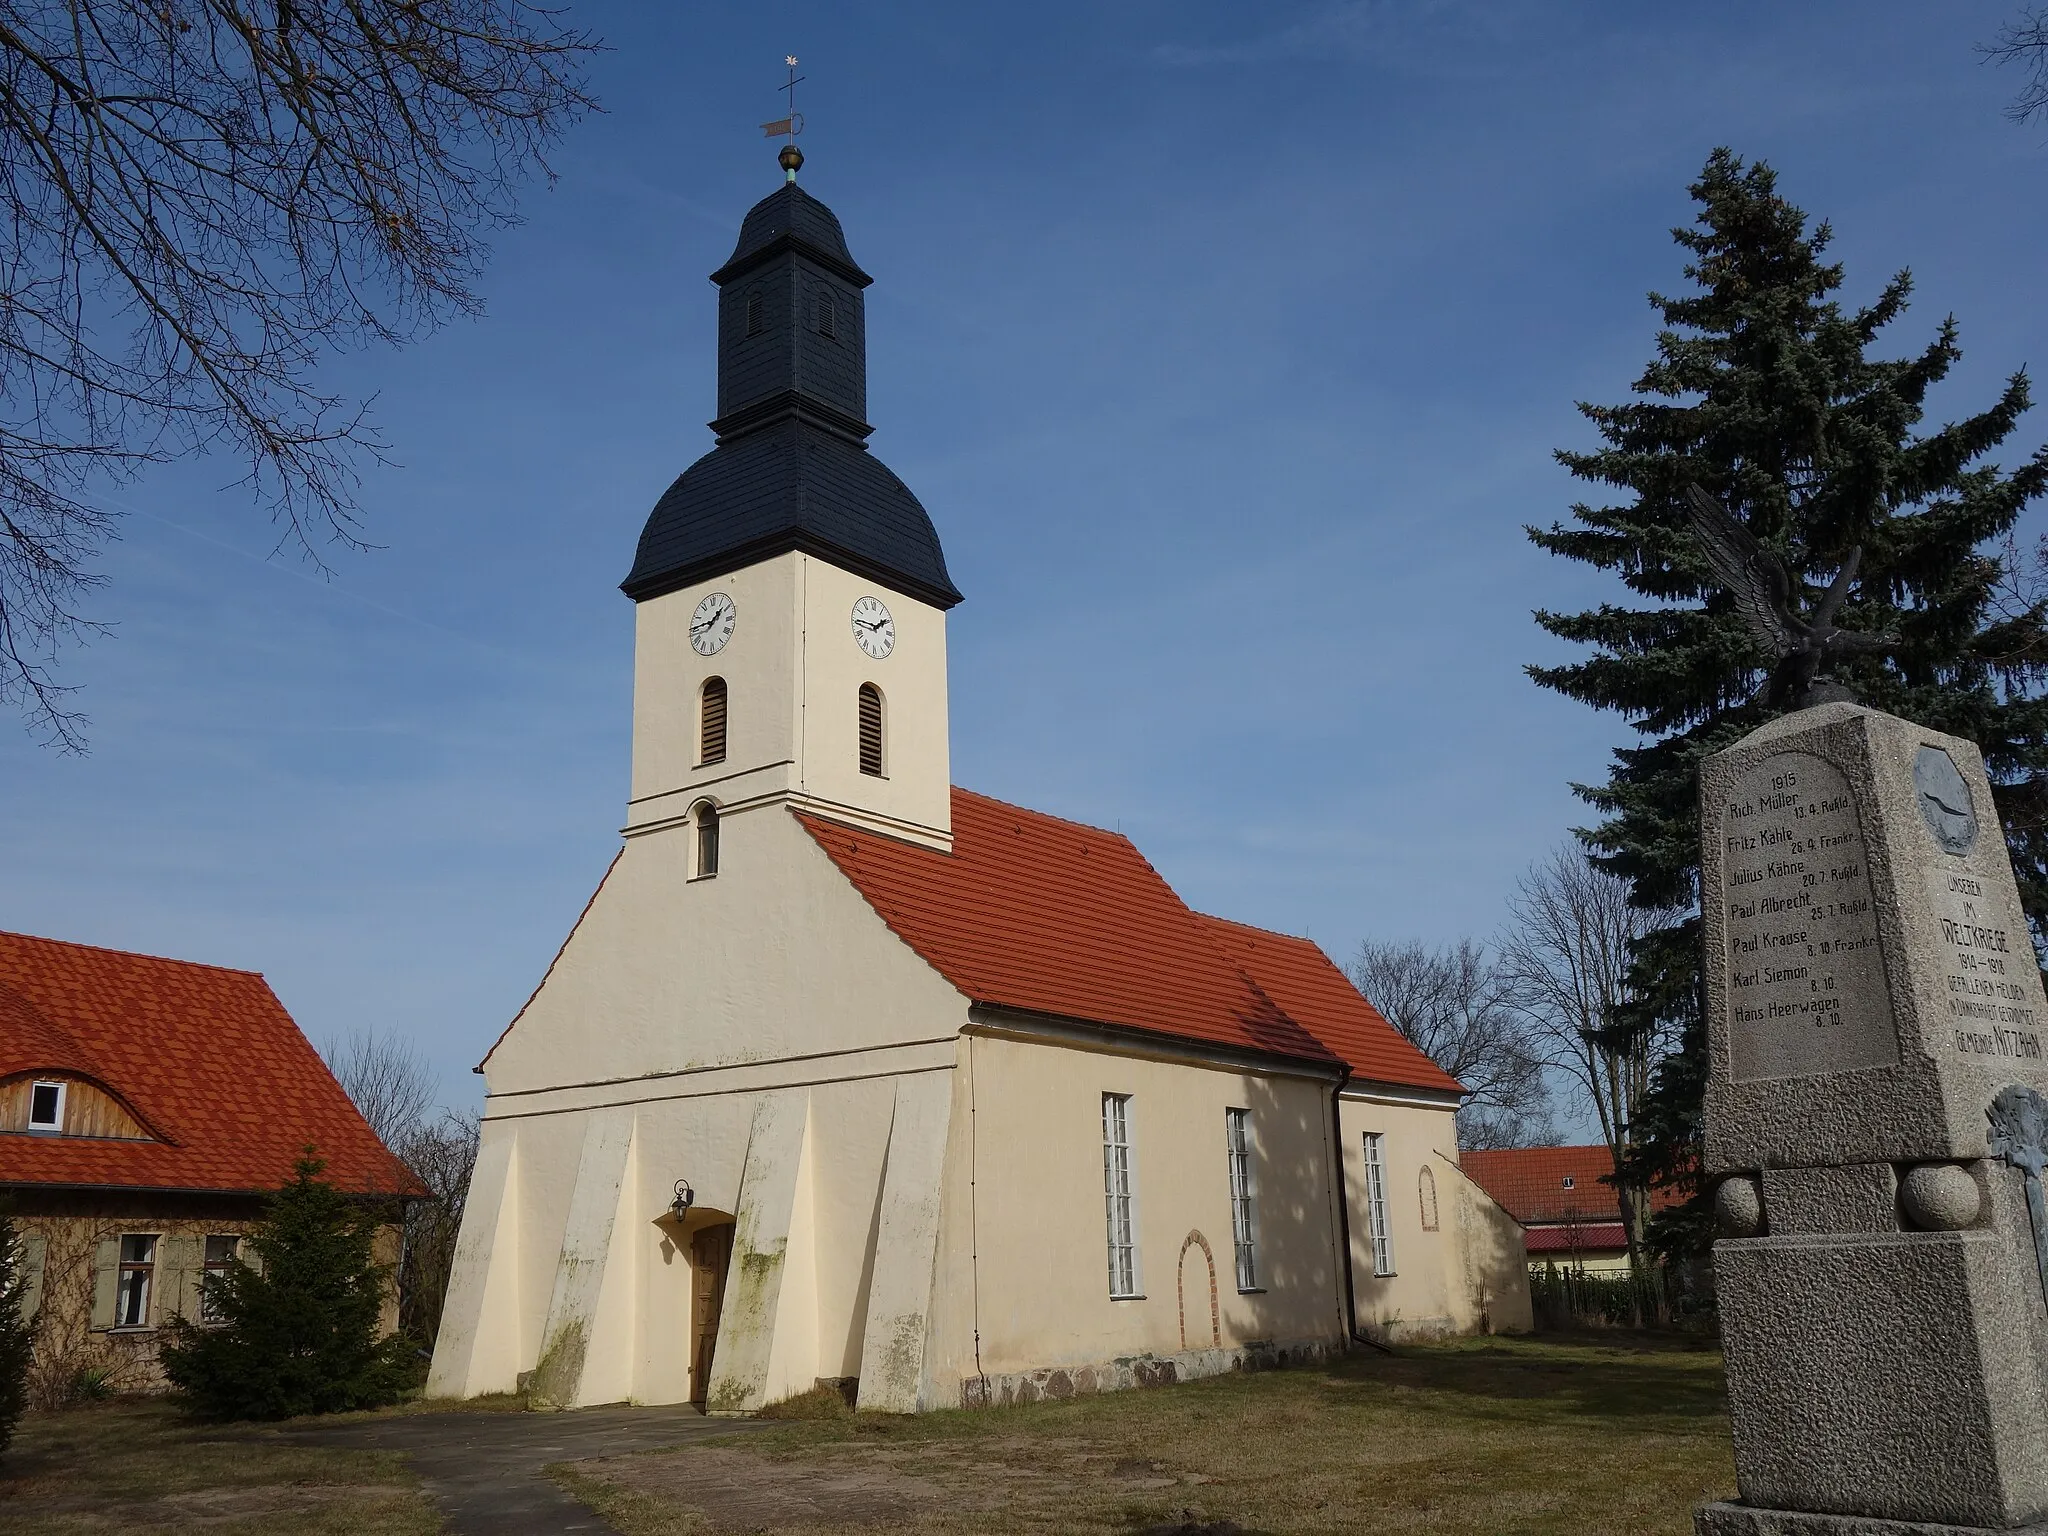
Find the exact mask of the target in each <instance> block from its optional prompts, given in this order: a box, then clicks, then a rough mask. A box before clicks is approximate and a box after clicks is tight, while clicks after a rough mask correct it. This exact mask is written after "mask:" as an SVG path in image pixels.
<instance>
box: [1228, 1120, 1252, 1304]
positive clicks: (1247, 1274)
mask: <svg viewBox="0 0 2048 1536" xmlns="http://www.w3.org/2000/svg"><path fill="white" fill-rule="evenodd" d="M1251 1118H1252V1116H1251V1111H1250V1110H1248V1109H1226V1110H1225V1111H1223V1140H1224V1147H1225V1152H1226V1155H1227V1157H1228V1159H1229V1162H1230V1237H1231V1242H1232V1243H1233V1245H1234V1246H1235V1247H1236V1249H1237V1288H1238V1289H1239V1290H1240V1291H1255V1290H1257V1289H1258V1288H1259V1260H1258V1248H1257V1243H1258V1239H1257V1237H1256V1236H1255V1235H1254V1233H1255V1229H1256V1226H1257V1223H1256V1222H1255V1221H1254V1219H1253V1211H1252V1153H1251V1133H1250V1121H1251Z"/></svg>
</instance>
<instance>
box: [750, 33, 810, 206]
mask: <svg viewBox="0 0 2048 1536" xmlns="http://www.w3.org/2000/svg"><path fill="white" fill-rule="evenodd" d="M782 62H783V63H785V64H787V65H788V66H789V83H788V84H787V85H784V86H781V87H779V89H781V90H785V91H787V92H789V116H787V117H778V118H777V119H776V120H775V121H774V122H772V123H763V124H762V125H761V132H762V133H763V134H764V135H765V136H766V137H768V138H771V139H772V138H774V137H776V136H777V135H778V134H780V135H782V136H784V137H786V138H787V139H788V140H789V142H788V143H787V144H784V145H783V146H782V153H781V154H780V155H778V156H776V158H777V159H778V160H779V161H780V162H781V164H782V170H783V174H784V175H785V176H786V177H787V178H788V179H789V180H791V181H795V180H796V173H797V170H798V168H799V167H801V166H802V165H803V163H804V152H803V151H802V150H800V149H798V148H797V147H796V136H797V135H798V134H800V133H802V132H803V131H804V119H803V114H802V113H801V112H799V111H797V109H796V88H797V86H798V85H799V84H801V83H802V81H803V79H804V77H803V76H802V75H800V74H798V73H797V72H796V55H795V54H793V53H791V54H785V55H784V56H783V59H782Z"/></svg>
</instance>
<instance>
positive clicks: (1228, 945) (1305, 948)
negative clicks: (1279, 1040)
mask: <svg viewBox="0 0 2048 1536" xmlns="http://www.w3.org/2000/svg"><path fill="white" fill-rule="evenodd" d="M1202 922H1203V923H1204V924H1205V925H1206V926H1207V928H1208V929H1209V933H1210V936H1211V937H1212V938H1214V939H1215V940H1216V942H1217V943H1218V944H1219V945H1220V946H1221V947H1222V949H1223V952H1224V953H1225V954H1226V955H1228V956H1229V957H1230V958H1231V959H1232V960H1234V961H1236V962H1237V963H1238V964H1239V965H1240V966H1242V967H1243V968H1244V970H1245V972H1246V973H1247V974H1248V975H1249V976H1250V977H1251V978H1252V980H1253V981H1255V982H1256V983H1258V986H1259V990H1260V991H1262V992H1264V993H1265V994H1266V995H1267V996H1268V997H1270V998H1272V999H1273V1001H1274V1002H1276V1003H1278V1004H1279V1005H1280V1006H1281V1007H1282V1008H1283V1009H1285V1010H1286V1012H1287V1016H1288V1017H1289V1018H1291V1019H1293V1020H1295V1021H1296V1022H1297V1023H1299V1024H1300V1025H1302V1026H1303V1027H1304V1028H1305V1029H1307V1030H1308V1032H1309V1033H1310V1034H1312V1035H1314V1036H1315V1037H1316V1038H1317V1039H1318V1040H1320V1041H1322V1042H1323V1044H1325V1045H1327V1046H1328V1047H1329V1048H1330V1049H1331V1050H1333V1051H1335V1052H1336V1053H1337V1054H1338V1055H1339V1056H1341V1057H1343V1058H1344V1061H1345V1063H1346V1064H1347V1065H1349V1066H1350V1068H1351V1075H1352V1076H1353V1077H1357V1078H1365V1079H1368V1080H1370V1081H1372V1082H1377V1083H1393V1084H1397V1085H1399V1086H1401V1087H1407V1088H1435V1089H1440V1090H1442V1091H1443V1092H1446V1093H1457V1092H1459V1091H1460V1088H1459V1084H1458V1080H1457V1079H1456V1078H1455V1077H1452V1076H1451V1074H1450V1073H1448V1072H1446V1071H1444V1069H1443V1068H1442V1067H1439V1066H1438V1065H1437V1064H1436V1063H1435V1062H1433V1061H1431V1060H1430V1059H1429V1057H1428V1056H1426V1055H1424V1054H1423V1053H1422V1052H1421V1051H1420V1050H1418V1049H1417V1048H1416V1047H1415V1046H1414V1045H1413V1044H1411V1043H1410V1042H1409V1040H1408V1038H1407V1037H1406V1036H1404V1035H1403V1034H1402V1033H1401V1032H1400V1031H1399V1030H1397V1029H1396V1028H1394V1026H1393V1025H1391V1024H1389V1023H1388V1022H1387V1021H1386V1019H1385V1018H1383V1017H1382V1016H1381V1014H1380V1011H1379V1009H1377V1008H1375V1007H1373V1005H1372V1004H1371V1003H1369V1002H1367V1001H1366V999H1365V997H1364V995H1363V994H1362V993H1360V992H1359V990H1358V988H1357V987H1355V986H1353V985H1352V984H1351V978H1350V977H1348V976H1346V975H1345V974H1344V973H1343V972H1342V971H1340V970H1338V969H1337V967H1336V965H1335V963H1333V962H1332V961H1331V959H1330V957H1329V956H1328V955H1326V954H1324V953H1323V951H1322V948H1321V946H1319V945H1317V944H1316V943H1314V942H1313V941H1311V940H1309V939H1299V938H1295V937H1293V936H1291V935H1289V934H1284V933H1271V932H1268V931H1267V930H1266V929H1264V928H1252V927H1249V926H1247V925H1246V924H1244V923H1233V922H1231V921H1230V920H1229V919H1228V918H1222V917H1209V916H1206V915H1204V916H1203V917H1202Z"/></svg>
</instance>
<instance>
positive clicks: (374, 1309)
mask: <svg viewBox="0 0 2048 1536" xmlns="http://www.w3.org/2000/svg"><path fill="white" fill-rule="evenodd" d="M322 1167H323V1165H322V1164H321V1162H320V1161H319V1159H318V1158H316V1157H314V1156H313V1153H312V1149H311V1148H310V1147H309V1148H308V1149H307V1151H306V1155H305V1156H303V1157H301V1158H300V1159H299V1161H298V1163H297V1165H296V1166H295V1168H294V1170H293V1177H292V1181H291V1182H290V1183H289V1184H287V1185H285V1187H284V1188H283V1189H281V1190H279V1191H278V1192H277V1193H276V1194H275V1195H273V1196H272V1197H271V1200H270V1205H269V1209H268V1211H267V1212H266V1213H265V1218H264V1222H263V1225H262V1226H261V1227H260V1228H258V1229H257V1230H256V1231H255V1232H254V1233H252V1234H251V1235H250V1238H249V1247H250V1248H252V1249H253V1250H254V1251H255V1253H256V1257H257V1259H258V1260H259V1261H260V1263H259V1264H258V1265H253V1266H252V1265H249V1264H246V1263H244V1262H242V1261H241V1260H240V1259H236V1260H234V1261H233V1262H231V1263H230V1264H229V1265H228V1266H227V1268H226V1270H225V1271H224V1272H222V1273H220V1274H218V1275H209V1276H207V1278H206V1279H205V1280H204V1281H203V1282H202V1285H203V1286H204V1288H205V1294H206V1300H207V1302H208V1305H209V1307H210V1309H211V1311H212V1313H213V1315H215V1316H216V1317H218V1318H219V1319H220V1320H221V1321H220V1324H219V1325H218V1326H200V1325H196V1324H194V1323H192V1322H191V1321H189V1320H187V1319H183V1318H179V1319H174V1320H173V1322H172V1323H171V1334H172V1342H171V1343H170V1344H169V1345H168V1346H167V1347H166V1348H165V1349H164V1351H163V1362H164V1374H165V1375H166V1376H168V1377H169V1378H170V1380H171V1382H172V1384H173V1385H174V1386H177V1387H179V1388H181V1389H182V1390H183V1391H184V1392H185V1394H186V1396H187V1397H188V1398H189V1399H190V1401H191V1403H192V1405H193V1406H194V1407H195V1408H197V1409H198V1410H199V1411H200V1412H201V1413H204V1414H206V1415H208V1416H209V1417H213V1418H224V1419H282V1418H290V1417H292V1416H294V1415H297V1414H304V1413H339V1412H344V1411H346V1410H348V1409H352V1408H374V1407H378V1406H380V1405H382V1404H385V1403H390V1402H395V1401H396V1400H397V1399H398V1397H399V1396H400V1395H401V1394H402V1393H403V1392H404V1391H405V1390H406V1388H407V1387H409V1386H411V1385H412V1384H413V1382H414V1380H415V1379H416V1378H417V1376H418V1374H419V1373H418V1369H417V1366H416V1363H415V1360H414V1352H413V1349H412V1346H411V1344H410V1343H409V1342H408V1341H407V1340H405V1339H404V1338H403V1337H401V1336H399V1335H395V1334H394V1335H393V1336H391V1337H389V1338H386V1339H383V1340H379V1338H378V1337H377V1329H378V1322H379V1319H380V1318H381V1316H382V1313H383V1310H384V1296H385V1291H386V1288H387V1287H388V1286H389V1285H390V1284H391V1267H390V1266H389V1265H386V1264H379V1263H377V1262H376V1260H375V1257H374V1255H373V1247H372V1245H373V1244H374V1242H375V1240H376V1233H377V1228H378V1227H379V1226H380V1225H381V1224H382V1223H381V1221H380V1219H379V1216H378V1213H377V1212H376V1211H375V1210H374V1209H373V1208H371V1207H369V1206H367V1205H365V1204H364V1203H363V1202H361V1201H358V1200H353V1199H351V1198H350V1197H349V1196H347V1195H345V1194H343V1193H342V1192H341V1191H340V1190H338V1189H336V1188H335V1187H334V1186H333V1185H332V1184H329V1183H327V1182H326V1181H324V1180H323V1179H321V1177H320V1173H321V1171H322Z"/></svg>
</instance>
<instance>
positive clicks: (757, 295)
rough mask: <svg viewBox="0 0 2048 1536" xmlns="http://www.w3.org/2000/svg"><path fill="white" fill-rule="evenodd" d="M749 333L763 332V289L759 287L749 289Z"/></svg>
mask: <svg viewBox="0 0 2048 1536" xmlns="http://www.w3.org/2000/svg"><path fill="white" fill-rule="evenodd" d="M747 334H748V335H749V336H758V335H760V334H761V290H760V289H758V288H749V289H748V290H747Z"/></svg>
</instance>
